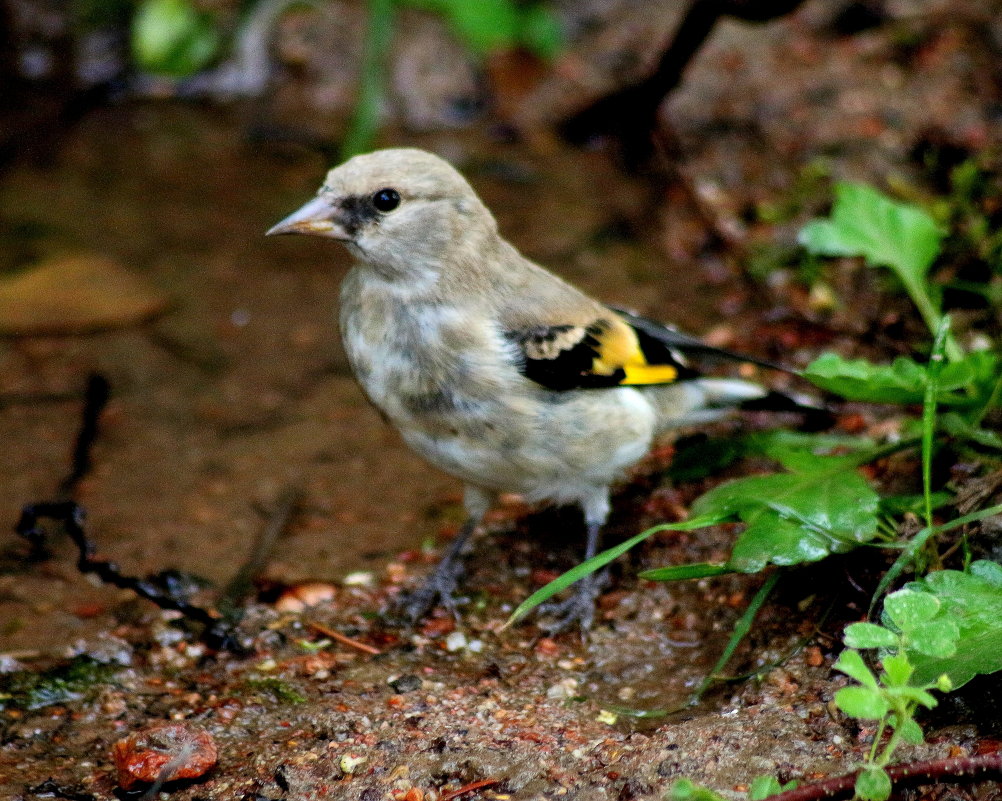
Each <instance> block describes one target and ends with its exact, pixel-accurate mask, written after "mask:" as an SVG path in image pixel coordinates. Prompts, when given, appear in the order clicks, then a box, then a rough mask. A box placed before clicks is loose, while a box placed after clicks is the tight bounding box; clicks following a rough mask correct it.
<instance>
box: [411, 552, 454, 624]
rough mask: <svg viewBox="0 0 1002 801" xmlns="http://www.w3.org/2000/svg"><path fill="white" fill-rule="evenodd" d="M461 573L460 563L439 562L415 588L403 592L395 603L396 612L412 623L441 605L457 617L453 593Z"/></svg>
mask: <svg viewBox="0 0 1002 801" xmlns="http://www.w3.org/2000/svg"><path fill="white" fill-rule="evenodd" d="M462 574H463V567H462V564H460V563H458V562H457V563H453V564H439V565H438V567H436V568H435V572H434V573H432V574H431V575H430V576H429V577H428V579H427V580H426V581H425V583H424V584H422V585H421V586H420V587H418V588H417V589H416V590H410V591H408V592H406V593H404V594H403V595H402V596H401V597H400V599H399V601H398V602H397V604H396V612H397V613H398V614H399V615H400V616H401V617H403V618H405V619H406V620H407V621H408V622H409V623H411V624H412V625H413V624H415V623H417V622H418V621H419V620H421V618H423V617H424V616H425V615H426V614H428V612H430V611H431V610H432V609H433V608H435V607H436V606H442V607H444V608H445V609H446V611H448V612H449V613H450V614H451V615H452V616H453V617H455V618H457V619H458V617H459V611H458V610H457V609H456V599H455V598H454V597H453V593H455V591H456V587H457V585H458V583H459V577H460V576H461V575H462Z"/></svg>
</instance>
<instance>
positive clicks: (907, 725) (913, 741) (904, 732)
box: [891, 715, 925, 745]
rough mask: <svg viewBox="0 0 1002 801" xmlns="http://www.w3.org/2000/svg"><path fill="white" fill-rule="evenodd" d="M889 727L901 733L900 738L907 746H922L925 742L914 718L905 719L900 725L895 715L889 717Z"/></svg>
mask: <svg viewBox="0 0 1002 801" xmlns="http://www.w3.org/2000/svg"><path fill="white" fill-rule="evenodd" d="M891 725H892V726H893V727H894V728H895V729H896V730H897V731H899V732H901V737H902V738H903V739H904V741H905V742H906V743H908V744H909V745H922V743H924V742H925V736H924V735H923V734H922V727H921V726H920V725H919V724H918V722H917V721H916V720H915V718H907V719H905V720H904V721H902V722H901V723H900V724H899V723H898V721H897V715H891Z"/></svg>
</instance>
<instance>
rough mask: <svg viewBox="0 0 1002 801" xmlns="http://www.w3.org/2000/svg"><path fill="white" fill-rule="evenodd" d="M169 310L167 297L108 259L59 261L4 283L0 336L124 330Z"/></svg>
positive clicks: (93, 257)
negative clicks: (166, 308) (123, 327)
mask: <svg viewBox="0 0 1002 801" xmlns="http://www.w3.org/2000/svg"><path fill="white" fill-rule="evenodd" d="M166 306H167V295H166V293H164V292H162V291H160V290H159V289H157V288H156V287H153V286H151V285H150V284H148V283H147V282H146V281H144V280H143V279H142V278H140V277H138V276H136V275H134V274H133V273H131V272H130V271H129V270H126V269H125V268H124V267H122V266H121V265H120V264H117V263H116V262H114V261H112V260H111V259H109V258H107V257H105V256H97V255H89V254H75V255H69V256H57V257H54V258H51V259H48V260H46V261H43V262H42V263H41V264H39V265H38V266H36V267H33V268H31V269H28V270H26V271H25V272H21V273H18V274H16V275H13V276H10V277H5V278H0V335H8V336H9V335H31V334H36V335H37V334H78V333H85V332H90V331H97V330H101V329H105V328H120V327H122V326H127V325H134V324H135V323H138V322H142V321H143V320H147V319H149V318H150V317H153V316H154V315H155V314H158V313H159V312H161V311H163V310H164V308H165V307H166Z"/></svg>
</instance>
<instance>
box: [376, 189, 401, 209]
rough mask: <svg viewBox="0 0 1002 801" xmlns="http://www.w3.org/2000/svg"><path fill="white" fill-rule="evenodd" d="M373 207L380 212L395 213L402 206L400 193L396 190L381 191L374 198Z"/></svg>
mask: <svg viewBox="0 0 1002 801" xmlns="http://www.w3.org/2000/svg"><path fill="white" fill-rule="evenodd" d="M372 205H373V206H375V207H376V208H377V209H378V210H379V211H393V210H394V209H395V208H396V207H397V206H399V205H400V193H399V192H398V191H397V190H396V189H390V188H386V189H380V190H379V191H378V192H376V194H374V195H373V196H372Z"/></svg>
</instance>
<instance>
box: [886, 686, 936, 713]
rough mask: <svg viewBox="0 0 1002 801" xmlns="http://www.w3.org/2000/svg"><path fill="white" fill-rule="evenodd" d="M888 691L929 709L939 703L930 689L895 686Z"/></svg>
mask: <svg viewBox="0 0 1002 801" xmlns="http://www.w3.org/2000/svg"><path fill="white" fill-rule="evenodd" d="M888 693H889V694H892V695H896V696H898V697H899V698H904V699H905V700H907V701H912V702H914V703H916V704H919V705H920V706H924V707H926V708H927V709H932V708H933V707H934V706H936V704H938V703H939V702H938V701H937V700H936V697H935V696H934V695H933V694H932V693H930V692H929V691H928V690H923V689H922V688H921V687H894V688H893V689H890V690H888Z"/></svg>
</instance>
